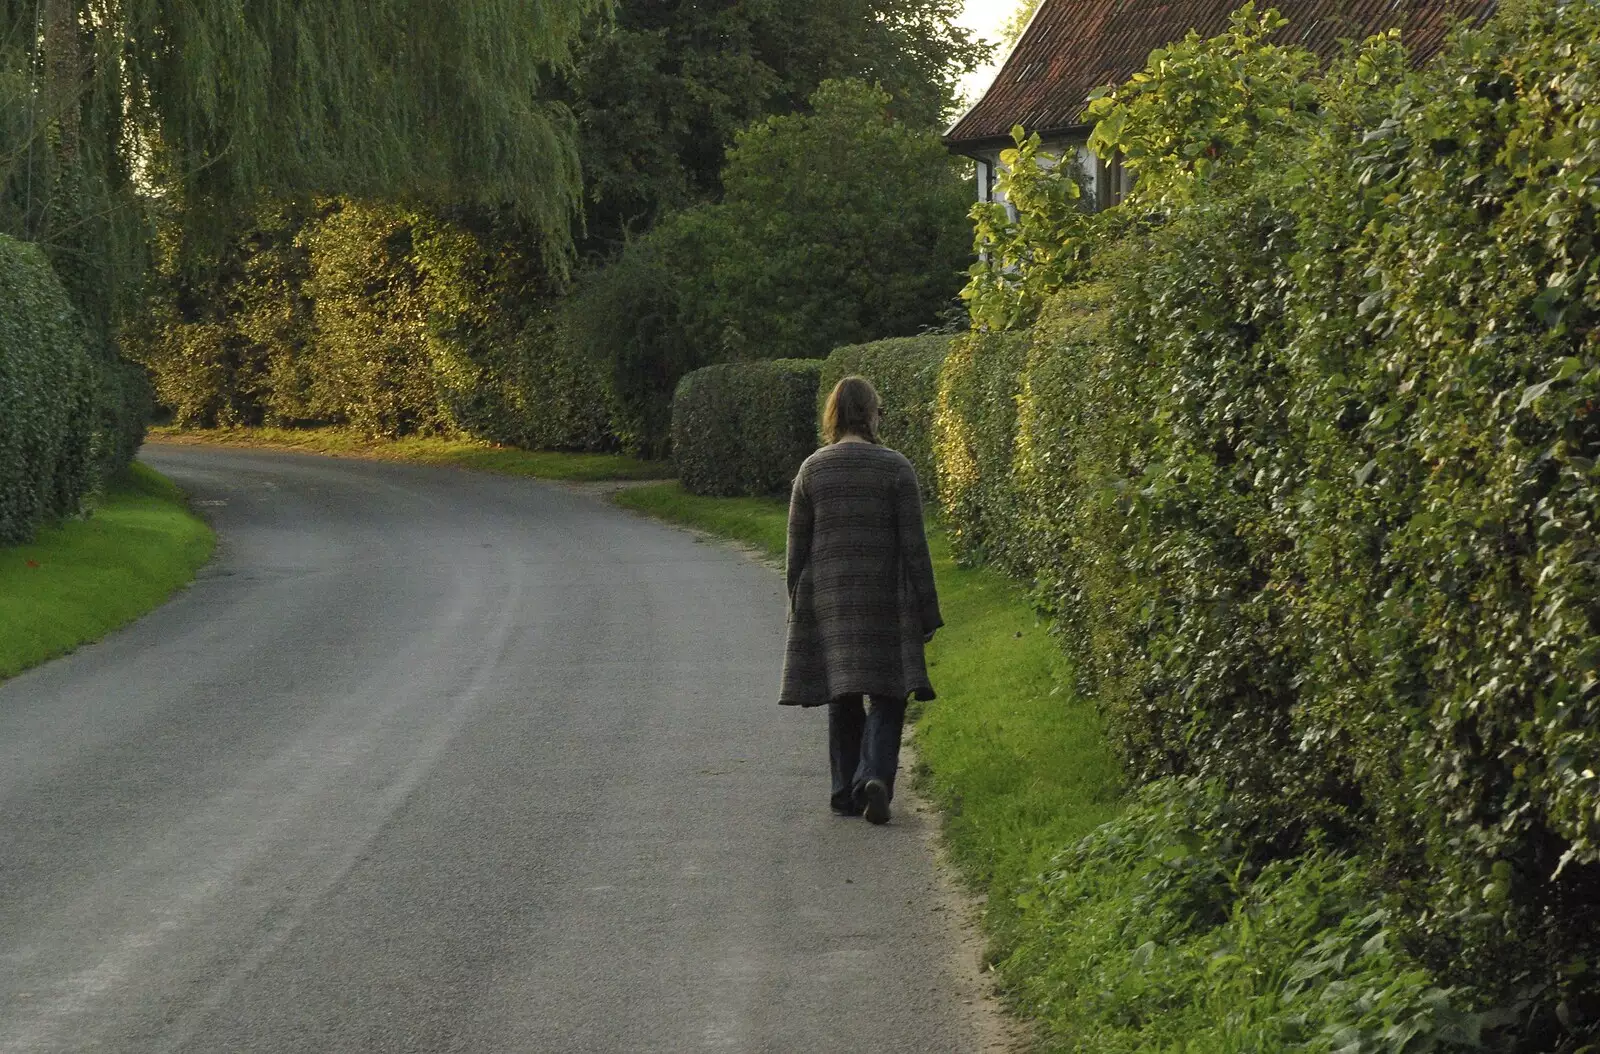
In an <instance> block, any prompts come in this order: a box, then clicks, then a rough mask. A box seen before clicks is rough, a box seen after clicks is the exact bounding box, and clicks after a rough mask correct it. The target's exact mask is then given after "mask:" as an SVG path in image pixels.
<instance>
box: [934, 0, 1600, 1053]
mask: <svg viewBox="0 0 1600 1054" xmlns="http://www.w3.org/2000/svg"><path fill="white" fill-rule="evenodd" d="M1262 39H1263V37H1262V34H1261V33H1258V32H1253V31H1252V27H1251V26H1250V25H1249V24H1248V20H1247V22H1246V23H1245V24H1242V25H1241V26H1239V27H1236V31H1235V32H1234V33H1232V34H1230V35H1229V36H1228V37H1227V38H1224V39H1223V40H1221V41H1218V42H1212V43H1209V44H1208V43H1205V42H1199V41H1191V42H1188V43H1185V44H1183V45H1182V46H1175V47H1174V49H1172V50H1170V51H1169V52H1168V53H1166V54H1165V56H1164V58H1163V63H1162V66H1161V68H1160V69H1153V70H1151V71H1150V75H1149V76H1148V77H1146V78H1144V79H1142V80H1140V81H1137V82H1135V83H1133V84H1131V85H1129V86H1127V87H1125V88H1124V89H1122V90H1120V91H1119V92H1117V93H1115V94H1114V95H1113V97H1112V99H1111V100H1110V101H1109V102H1108V103H1106V104H1103V105H1100V104H1097V105H1099V108H1098V111H1097V112H1098V115H1099V116H1100V117H1101V125H1100V128H1101V133H1097V134H1103V135H1104V136H1105V139H1104V140H1103V142H1102V145H1105V146H1108V147H1115V148H1117V149H1119V150H1122V151H1123V153H1124V155H1125V156H1126V157H1128V158H1129V160H1130V163H1135V162H1137V163H1138V167H1139V175H1140V183H1139V187H1138V189H1137V190H1136V192H1135V195H1134V197H1133V199H1132V200H1131V201H1130V203H1129V204H1128V205H1127V206H1124V209H1123V210H1122V215H1121V216H1120V217H1116V216H1110V217H1107V218H1106V219H1105V220H1104V221H1103V222H1096V223H1091V224H1086V225H1083V224H1080V225H1078V226H1072V225H1065V224H1060V223H1055V224H1054V225H1053V226H1052V229H1056V230H1067V229H1069V227H1070V229H1072V230H1074V231H1077V232H1078V233H1076V234H1074V235H1073V237H1081V238H1083V244H1081V245H1077V246H1072V247H1070V248H1071V252H1070V253H1067V254H1065V256H1070V257H1071V258H1072V259H1075V260H1078V261H1080V262H1081V266H1076V270H1071V269H1069V272H1068V273H1069V275H1075V276H1077V278H1076V280H1079V281H1082V279H1083V278H1085V277H1087V278H1089V279H1092V284H1080V285H1075V286H1070V285H1069V286H1067V287H1065V288H1064V289H1063V288H1061V287H1060V283H1059V282H1058V283H1056V289H1055V291H1054V292H1053V293H1051V294H1050V295H1048V296H1040V295H1039V294H1040V291H1041V289H1042V288H1045V285H1046V284H1041V283H1037V282H1035V283H1033V284H1031V285H1030V284H1029V283H1030V279H1031V277H1033V276H1030V275H1029V274H1028V273H1027V267H1026V266H1023V267H1022V268H1021V269H1020V270H1019V271H1017V272H1016V273H1006V274H999V275H996V276H993V278H992V281H991V282H990V283H989V285H988V286H986V287H985V288H984V289H983V290H982V291H983V293H984V295H985V296H989V297H996V298H1001V297H1004V296H1006V295H1010V294H1009V293H1008V292H1007V289H1006V286H1007V284H1008V283H1013V284H1015V285H1016V286H1017V288H1018V294H1017V295H1019V296H1023V297H1032V298H1033V299H1034V302H1035V303H1037V302H1039V301H1047V302H1048V306H1046V307H1045V309H1044V310H1043V312H1042V314H1041V315H1039V317H1038V321H1037V322H1036V324H1035V325H1034V327H1033V329H1032V331H1031V335H1030V336H1029V337H1028V338H1026V339H1024V338H1019V337H1014V336H1013V337H1005V336H996V335H986V336H981V337H975V338H972V339H971V340H969V341H964V342H962V343H961V344H959V345H958V346H957V349H956V351H955V353H953V354H952V356H951V359H950V362H949V363H948V364H947V366H946V368H945V371H944V377H943V379H942V381H941V403H940V417H939V438H938V444H939V445H938V457H939V461H940V465H939V470H940V480H941V488H942V497H943V502H944V506H945V510H946V513H947V515H948V516H949V517H950V519H951V521H952V523H953V524H954V525H955V529H956V531H957V537H958V540H959V542H960V544H961V545H962V547H963V550H964V551H965V552H966V553H967V554H968V555H969V556H987V557H990V558H994V559H997V560H999V561H1000V562H1002V563H1003V564H1005V565H1006V566H1008V567H1010V568H1012V569H1013V570H1016V571H1019V572H1020V573H1022V574H1023V575H1024V576H1025V577H1028V578H1031V579H1032V580H1034V582H1035V587H1036V593H1037V596H1038V598H1039V601H1040V604H1041V606H1042V607H1043V608H1044V609H1045V610H1046V611H1048V612H1050V613H1051V614H1053V615H1054V616H1055V617H1056V619H1057V627H1058V630H1059V631H1060V633H1061V634H1062V638H1063V640H1064V642H1065V643H1066V645H1067V648H1068V650H1069V653H1070V655H1071V658H1072V662H1071V664H1070V665H1071V668H1072V669H1073V670H1074V671H1075V673H1076V675H1077V676H1078V677H1079V679H1080V681H1081V684H1080V687H1081V688H1082V689H1084V690H1087V691H1092V692H1094V693H1095V694H1096V697H1097V698H1098V699H1099V700H1100V701H1101V703H1102V705H1103V706H1104V708H1105V710H1106V712H1107V713H1108V715H1109V716H1110V718H1111V720H1112V723H1113V727H1114V728H1115V729H1116V731H1117V733H1118V736H1119V739H1120V742H1121V745H1122V749H1123V753H1124V757H1125V759H1126V761H1127V763H1128V765H1129V767H1130V769H1131V771H1132V772H1133V774H1135V775H1137V776H1139V777H1143V778H1149V779H1153V778H1159V777H1163V776H1167V775H1197V776H1201V777H1204V778H1207V779H1212V780H1215V781H1216V782H1217V784H1218V785H1220V786H1222V787H1224V788H1226V790H1227V793H1228V795H1229V798H1230V800H1231V802H1232V803H1233V807H1232V810H1231V812H1230V817H1231V818H1230V820H1229V823H1230V824H1232V825H1235V826H1236V827H1237V828H1238V829H1239V831H1240V833H1241V834H1244V835H1248V837H1249V838H1250V839H1251V841H1252V844H1255V845H1258V846H1261V847H1264V848H1263V852H1265V853H1266V854H1267V855H1268V857H1270V856H1272V855H1273V854H1277V855H1293V854H1296V853H1301V852H1306V851H1308V850H1309V849H1311V848H1314V847H1316V846H1322V845H1328V844H1332V845H1336V846H1340V847H1350V848H1354V849H1357V850H1358V851H1360V852H1361V853H1363V854H1369V855H1370V858H1371V859H1372V860H1373V861H1374V862H1375V866H1374V870H1373V872H1372V874H1373V875H1374V876H1376V877H1377V878H1380V879H1381V884H1380V885H1378V886H1377V887H1376V888H1375V889H1374V890H1373V895H1374V897H1375V898H1383V899H1385V900H1386V901H1387V902H1388V903H1389V904H1390V905H1391V906H1392V907H1394V908H1396V909H1397V911H1398V913H1397V914H1396V915H1395V916H1394V918H1395V923H1394V928H1393V932H1394V934H1395V938H1396V939H1397V940H1403V941H1404V942H1405V943H1406V945H1407V948H1408V950H1409V951H1410V952H1411V953H1414V954H1417V955H1419V956H1421V957H1422V959H1423V960H1424V961H1425V962H1426V963H1427V965H1428V966H1429V967H1430V968H1432V969H1433V970H1435V971H1436V972H1437V974H1438V975H1439V976H1440V977H1441V978H1442V979H1443V980H1444V983H1449V984H1454V985H1458V986H1463V987H1462V997H1463V998H1465V1000H1466V1002H1467V1003H1468V1004H1472V1005H1474V1006H1475V1007H1476V1008H1478V1009H1491V1008H1495V1009H1500V1010H1503V1011H1505V1013H1503V1014H1501V1015H1500V1016H1498V1017H1495V1018H1494V1020H1495V1021H1496V1022H1498V1027H1499V1028H1500V1030H1501V1032H1500V1034H1499V1035H1498V1036H1497V1037H1496V1042H1500V1041H1504V1042H1505V1043H1507V1044H1513V1045H1514V1046H1508V1047H1507V1049H1518V1050H1529V1051H1532V1050H1539V1051H1557V1050H1560V1051H1570V1050H1577V1049H1580V1048H1583V1047H1584V1044H1585V1043H1592V1042H1594V1041H1596V1040H1597V1039H1600V975H1597V974H1596V972H1595V971H1596V966H1595V964H1596V963H1597V962H1600V776H1597V775H1596V773H1597V771H1600V763H1597V759H1600V675H1597V671H1600V572H1597V568H1600V532H1597V529H1596V528H1597V519H1600V471H1597V469H1596V458H1597V456H1600V415H1597V414H1596V412H1595V407H1596V406H1597V405H1600V343H1597V342H1600V337H1597V334H1600V220H1597V218H1596V217H1597V216H1600V148H1597V146H1596V143H1597V142H1600V140H1597V139H1596V137H1595V136H1594V134H1593V130H1594V129H1595V128H1596V127H1597V126H1600V9H1596V8H1594V7H1593V6H1585V5H1573V4H1562V3H1559V2H1557V0H1528V2H1525V3H1521V4H1517V5H1508V6H1507V7H1506V8H1505V10H1504V11H1503V12H1502V14H1501V15H1500V16H1499V17H1498V18H1497V19H1496V20H1495V21H1494V22H1493V23H1491V24H1490V25H1489V26H1488V27H1486V28H1482V29H1476V30H1471V31H1464V32H1462V33H1460V34H1458V35H1457V37H1456V38H1455V39H1454V41H1453V43H1452V44H1451V45H1450V47H1449V48H1448V49H1447V50H1446V52H1445V53H1444V54H1443V55H1442V56H1441V58H1440V59H1439V60H1437V61H1436V62H1435V63H1433V64H1432V65H1430V66H1429V67H1426V68H1424V69H1422V70H1420V71H1413V70H1411V69H1410V68H1409V66H1408V62H1407V59H1406V56H1405V55H1404V53H1403V52H1402V51H1401V50H1400V47H1399V45H1398V44H1397V43H1396V42H1395V41H1393V40H1379V41H1374V42H1369V43H1368V44H1367V45H1365V46H1364V47H1363V48H1361V49H1359V50H1358V51H1357V52H1355V53H1354V54H1352V55H1351V56H1349V57H1348V58H1347V59H1346V60H1343V61H1340V62H1338V63H1336V64H1335V65H1334V66H1333V68H1332V69H1331V70H1330V71H1329V72H1328V73H1327V74H1326V75H1325V76H1323V77H1321V78H1320V79H1315V78H1313V79H1312V80H1310V81H1308V80H1307V78H1306V76H1305V70H1306V69H1307V65H1306V62H1305V60H1304V59H1303V58H1300V57H1297V56H1294V55H1290V54H1287V53H1286V52H1285V49H1278V48H1273V47H1271V46H1269V45H1266V44H1264V43H1263V42H1262ZM1236 100H1247V101H1248V105H1242V104H1241V105H1238V106H1235V105H1234V102H1235V101H1236ZM1214 161H1216V162H1218V163H1213V162H1214ZM1020 172H1021V174H1020V177H1019V178H1023V179H1031V178H1035V177H1034V176H1031V175H1029V174H1028V173H1027V172H1026V170H1025V168H1024V169H1023V170H1020ZM1046 199H1047V196H1046V195H1038V196H1036V199H1035V200H1041V201H1044V200H1046ZM1130 217H1132V218H1139V217H1143V218H1144V219H1146V220H1147V221H1148V222H1146V223H1144V224H1130V223H1128V222H1126V221H1127V220H1128V219H1129V218H1130ZM1032 219H1033V218H1032V217H1029V216H1028V215H1026V212H1025V213H1024V215H1023V216H1022V217H1021V219H1020V220H1019V225H1020V226H1026V225H1027V224H1028V223H1030V222H1032ZM1014 233H1015V232H1014V231H1013V232H1011V233H1009V234H1008V233H1006V232H1001V234H999V235H996V236H997V237H1009V236H1012V235H1013V234H1014ZM1097 239H1098V240H1097ZM1000 255H1001V256H1003V255H1004V254H1000ZM997 258H998V257H997ZM1063 258H1064V256H1063V254H1059V253H1058V254H1056V255H1055V256H1053V257H1051V260H1052V266H1054V264H1055V263H1056V262H1058V261H1059V260H1060V259H1063ZM1022 303H1023V305H1024V307H1026V306H1027V302H1026V300H1024V301H1022ZM1008 341H1011V342H1013V343H1012V344H1008ZM1019 349H1020V350H1019ZM1265 863H1266V859H1265V858H1258V859H1257V860H1256V861H1254V863H1253V865H1252V866H1263V865H1264V864H1265ZM1363 1049H1364V1048H1363Z"/></svg>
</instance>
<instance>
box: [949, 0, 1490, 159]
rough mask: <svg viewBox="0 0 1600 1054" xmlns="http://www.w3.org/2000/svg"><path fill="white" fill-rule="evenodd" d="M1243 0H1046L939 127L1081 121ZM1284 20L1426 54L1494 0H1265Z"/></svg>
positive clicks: (987, 135)
mask: <svg viewBox="0 0 1600 1054" xmlns="http://www.w3.org/2000/svg"><path fill="white" fill-rule="evenodd" d="M1242 3H1243V0H1044V2H1043V3H1042V4H1041V5H1040V7H1039V10H1038V13H1037V14H1035V15H1034V18H1033V21H1032V22H1031V23H1030V24H1029V26H1028V30H1027V32H1026V33H1024V34H1023V36H1022V39H1021V41H1019V42H1018V44H1017V46H1016V49H1015V50H1014V51H1012V53H1011V57H1010V58H1008V59H1007V60H1006V63H1005V65H1004V66H1003V67H1001V70H1000V73H999V76H997V77H996V78H995V80H994V83H993V84H992V85H991V86H990V87H989V90H988V91H987V92H986V93H985V94H984V96H983V98H982V99H980V100H979V101H978V104H977V105H976V106H974V107H973V108H972V109H971V110H969V111H967V114H966V116H964V117H962V118H961V120H959V121H957V122H956V124H955V126H954V127H953V128H951V129H950V131H949V132H948V133H947V134H946V135H945V142H946V143H947V144H949V145H950V146H952V147H955V148H957V149H959V148H960V147H962V146H964V145H969V144H977V143H981V142H983V141H984V140H993V139H1009V138H1010V135H1011V129H1012V127H1013V126H1014V125H1017V124H1021V125H1023V126H1024V127H1025V128H1027V129H1028V130H1029V131H1033V132H1041V133H1049V132H1054V131H1063V130H1065V129H1068V128H1072V127H1076V126H1078V125H1079V124H1080V123H1081V122H1082V118H1083V110H1084V106H1085V104H1086V102H1087V100H1088V96H1089V93H1090V92H1091V91H1093V90H1094V89H1095V88H1097V87H1100V86H1102V85H1111V84H1120V83H1122V82H1123V81H1125V80H1127V79H1128V78H1129V77H1131V76H1133V75H1134V74H1135V73H1137V72H1138V71H1139V70H1141V69H1143V68H1144V67H1145V65H1146V63H1147V61H1148V59H1149V57H1150V52H1152V51H1154V50H1155V49H1156V48H1159V47H1164V46H1165V45H1167V44H1169V43H1172V42H1173V41H1176V40H1180V39H1182V38H1183V37H1184V36H1185V35H1186V34H1187V33H1188V32H1189V30H1191V29H1193V30H1196V31H1197V32H1199V34H1200V35H1201V36H1203V37H1211V36H1216V35H1217V34H1218V33H1221V32H1222V31H1223V30H1225V29H1226V28H1227V26H1228V15H1229V14H1230V13H1231V12H1232V11H1233V10H1234V9H1236V8H1237V7H1239V6H1240V5H1241V4H1242ZM1261 6H1271V7H1276V8H1277V9H1278V10H1279V11H1281V12H1282V13H1283V15H1284V17H1285V18H1287V19H1289V25H1288V26H1286V27H1285V28H1284V29H1283V30H1282V31H1281V32H1280V33H1279V34H1278V36H1277V40H1278V41H1279V42H1280V43H1290V44H1300V45H1303V46H1305V47H1307V48H1310V49H1311V50H1312V51H1314V52H1316V53H1317V54H1318V55H1321V56H1323V57H1324V58H1328V57H1331V56H1332V55H1333V54H1335V53H1336V51H1337V50H1338V47H1339V41H1340V40H1341V39H1357V40H1359V39H1363V38H1365V37H1368V36H1371V35H1372V34H1374V33H1378V32H1381V31H1383V30H1385V29H1393V28H1395V27H1396V26H1398V27H1399V28H1400V29H1401V32H1402V33H1403V39H1404V40H1405V42H1406V44H1407V45H1408V46H1409V47H1410V48H1411V51H1412V54H1413V56H1415V57H1416V59H1417V60H1418V61H1422V60H1424V59H1426V58H1428V57H1429V56H1431V55H1433V54H1434V53H1435V52H1436V51H1438V50H1439V48H1440V46H1441V45H1443V43H1444V40H1445V35H1446V33H1447V31H1448V29H1449V27H1450V26H1451V25H1452V24H1453V23H1454V22H1455V21H1457V20H1459V19H1463V18H1467V19H1482V18H1487V17H1488V16H1489V15H1490V14H1492V13H1493V12H1494V9H1495V6H1496V2H1495V0H1270V2H1269V3H1263V4H1262V5H1261Z"/></svg>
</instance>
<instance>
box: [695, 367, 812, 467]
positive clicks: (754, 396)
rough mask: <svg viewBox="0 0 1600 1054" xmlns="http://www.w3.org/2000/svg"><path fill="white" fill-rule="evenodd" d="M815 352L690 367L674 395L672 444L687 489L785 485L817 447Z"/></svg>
mask: <svg viewBox="0 0 1600 1054" xmlns="http://www.w3.org/2000/svg"><path fill="white" fill-rule="evenodd" d="M821 373H822V360H820V359H775V360H773V361H771V362H725V363H721V364H718V365H715V366H707V367H705V368H704V369H700V370H696V371H695V372H693V373H691V374H689V375H688V376H687V377H685V378H684V379H683V380H682V381H681V382H679V384H678V394H677V396H676V398H674V399H673V401H672V449H673V458H674V460H675V461H676V462H677V465H678V475H679V478H680V479H681V480H682V481H683V486H684V489H685V490H688V491H689V492H690V493H691V494H701V495H708V496H715V497H728V496H732V495H740V494H743V495H764V494H773V493H777V492H779V491H781V490H783V489H784V488H785V487H787V486H788V485H789V483H790V482H791V481H792V480H793V479H794V474H795V472H796V471H797V470H798V469H799V468H800V463H801V462H802V461H804V460H805V459H806V458H807V457H808V456H809V455H810V454H811V452H812V451H814V450H815V449H816V448H817V382H818V378H819V377H820V376H821Z"/></svg>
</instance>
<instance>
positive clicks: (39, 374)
mask: <svg viewBox="0 0 1600 1054" xmlns="http://www.w3.org/2000/svg"><path fill="white" fill-rule="evenodd" d="M0 288H4V289H5V290H6V297H5V301H4V303H0V544H4V545H13V544H17V543H19V542H25V541H27V540H28V539H30V538H31V537H32V536H33V532H34V529H35V528H36V527H37V526H38V525H39V524H40V523H41V522H43V521H45V520H48V519H52V518H55V517H59V516H65V515H69V514H72V513H75V512H77V511H78V508H79V505H80V503H81V502H82V500H83V497H84V495H85V494H87V493H88V492H89V491H90V489H91V488H93V486H94V485H95V483H96V471H95V470H96V462H95V431H94V426H95V417H96V415H95V403H96V399H95V396H96V386H97V383H98V378H97V376H96V373H95V369H94V361H93V359H92V358H91V356H90V352H89V347H88V343H87V339H86V335H85V333H84V329H83V323H82V321H81V320H80V319H79V317H78V314H77V312H76V311H75V310H74V309H73V307H72V304H71V302H70V301H69V300H68V299H67V295H66V291H65V290H64V289H63V288H62V286H61V282H60V281H59V280H58V279H57V278H56V276H55V272H54V271H52V270H51V269H50V264H49V262H48V261H47V260H46V259H45V256H44V254H43V253H42V252H40V251H39V249H38V248H36V247H35V246H32V245H27V244H24V243H22V242H18V241H15V240H13V239H11V238H8V237H6V236H4V235H0Z"/></svg>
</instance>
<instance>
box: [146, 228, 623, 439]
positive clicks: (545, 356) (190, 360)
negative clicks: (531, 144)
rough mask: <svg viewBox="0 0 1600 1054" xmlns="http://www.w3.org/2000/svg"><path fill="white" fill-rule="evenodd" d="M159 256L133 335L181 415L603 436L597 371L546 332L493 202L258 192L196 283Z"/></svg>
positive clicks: (522, 259)
mask: <svg viewBox="0 0 1600 1054" xmlns="http://www.w3.org/2000/svg"><path fill="white" fill-rule="evenodd" d="M530 244H533V246H534V247H533V248H532V249H530V248H529V245H530ZM168 256H169V259H168V262H167V264H166V266H165V267H164V268H163V273H162V275H161V278H160V281H159V282H158V284H157V295H156V296H155V297H154V298H153V303H152V305H151V308H150V310H149V312H148V313H147V316H146V318H145V319H143V320H142V321H141V323H140V324H139V326H138V327H136V329H134V330H133V331H132V333H131V336H132V338H133V340H132V344H133V346H134V348H135V349H136V353H137V355H138V357H139V358H140V359H141V360H142V361H144V362H145V363H147V364H148V365H149V366H150V368H151V370H152V371H153V373H154V375H155V380H156V387H157V392H158V394H159V396H160V399H161V402H162V403H163V405H165V406H166V407H167V408H168V410H169V411H170V412H171V414H172V415H173V417H174V419H175V420H176V421H177V422H178V423H180V424H183V425H188V426H194V427H210V426H215V425H238V424H268V425H274V426H293V425H296V424H301V423H331V424H343V425H348V426H350V427H352V428H354V429H355V430H357V431H360V432H363V433H365V434H368V435H370V436H374V437H380V436H388V437H395V436H401V435H408V434H412V433H464V434H467V435H471V436H473V437H476V438H479V439H485V440H488V441H490V442H496V443H508V444H513V445H518V446H528V447H537V448H542V449H576V450H596V449H604V448H606V447H609V446H612V445H614V439H613V437H612V434H611V429H610V424H609V416H610V415H609V410H608V406H607V401H606V395H605V390H604V387H603V383H602V380H603V379H602V376H601V373H600V371H599V370H598V368H597V367H596V366H595V365H594V364H592V363H591V362H590V361H589V360H588V359H586V358H582V357H577V356H574V355H573V354H571V353H570V350H569V349H568V348H567V347H565V346H564V345H563V344H562V343H561V342H559V341H558V340H557V339H556V335H555V324H554V319H553V309H552V307H551V304H552V302H553V298H554V290H553V288H551V280H550V278H549V277H548V274H547V263H546V261H545V260H544V258H543V256H542V255H541V254H540V253H539V252H538V250H537V243H536V242H531V241H530V237H529V236H528V235H527V234H526V232H522V231H520V230H519V229H517V228H516V226H515V224H513V223H511V222H510V221H507V220H505V219H504V218H502V217H498V216H495V215H492V214H484V213H482V212H479V211H473V210H457V212H455V213H452V214H449V215H446V214H444V213H442V212H436V211H428V210H421V209H415V208H403V207H400V206H396V205H381V204H364V203H357V202H350V201H327V202H321V203H318V204H316V205H313V206H307V205H286V204H268V205H265V206H263V207H262V208H261V209H259V210H258V211H257V213H256V215H255V217H254V218H253V222H252V224H251V228H250V230H249V231H248V232H246V233H245V234H243V235H241V236H240V238H239V239H238V240H237V241H235V242H234V243H233V244H232V245H231V246H230V248H229V250H228V252H227V254H225V256H224V257H223V258H222V259H221V260H219V261H218V265H217V267H216V268H214V269H213V270H212V271H211V272H210V273H208V274H207V275H205V276H204V277H203V279H202V280H201V284H200V286H199V287H196V286H195V285H194V284H192V283H194V281H195V279H193V278H191V277H190V276H187V275H184V274H182V273H180V272H179V271H178V270H177V269H176V266H175V262H174V261H175V259H176V256H175V254H172V253H169V254H168Z"/></svg>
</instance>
